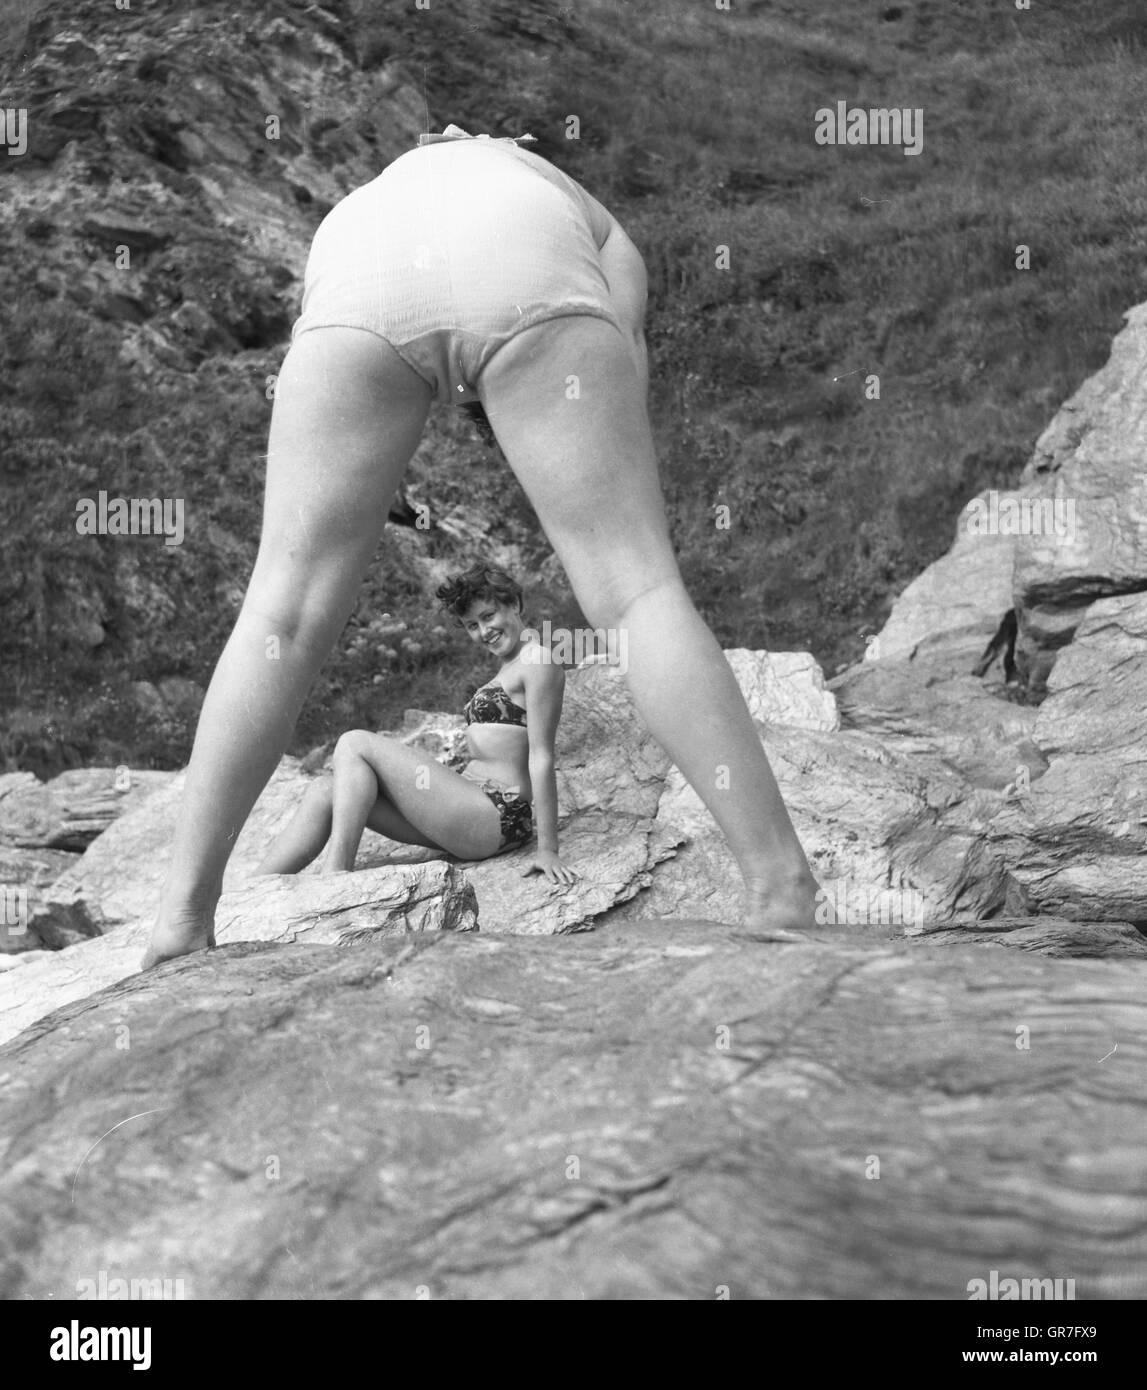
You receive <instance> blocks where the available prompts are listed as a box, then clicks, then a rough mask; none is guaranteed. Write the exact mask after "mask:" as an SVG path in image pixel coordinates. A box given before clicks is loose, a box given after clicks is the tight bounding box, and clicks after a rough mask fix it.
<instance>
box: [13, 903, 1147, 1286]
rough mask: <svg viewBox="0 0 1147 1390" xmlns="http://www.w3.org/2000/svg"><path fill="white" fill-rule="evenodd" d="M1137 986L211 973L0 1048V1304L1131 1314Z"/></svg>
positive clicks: (330, 960)
mask: <svg viewBox="0 0 1147 1390" xmlns="http://www.w3.org/2000/svg"><path fill="white" fill-rule="evenodd" d="M1145 981H1147V966H1145V965H1144V964H1143V963H1141V962H1140V961H1132V960H1127V961H1124V962H1122V963H1121V967H1120V969H1119V970H1118V972H1117V971H1115V970H1113V969H1112V967H1111V965H1110V964H1109V963H1108V962H1090V961H1082V960H1051V959H1047V958H1045V957H1043V956H1040V955H1032V954H1028V953H1026V952H1024V951H1019V950H1016V951H1011V950H1000V949H998V948H997V949H986V948H984V947H977V946H973V945H967V946H945V947H943V948H941V947H937V946H934V945H932V944H930V943H927V942H926V941H924V940H921V941H913V942H900V943H889V942H882V941H879V940H868V939H866V938H865V936H864V933H862V932H860V933H847V932H844V933H841V939H840V940H839V941H838V942H836V943H835V944H819V945H808V946H762V945H759V944H753V943H750V942H746V941H743V940H741V939H739V938H738V937H737V936H736V935H735V934H734V933H733V932H732V931H731V930H730V929H729V928H727V927H721V926H718V925H716V924H714V923H710V922H700V923H699V922H683V921H665V922H649V923H644V924H636V923H633V924H628V925H619V926H616V927H614V928H613V929H611V930H610V931H605V932H593V933H589V934H582V935H577V936H574V937H571V938H565V939H563V938H557V939H546V940H543V939H538V938H514V937H506V936H502V937H497V938H494V937H487V936H485V935H484V934H479V935H474V934H461V935H459V934H455V933H441V932H438V933H430V934H424V935H418V936H411V937H407V938H405V939H403V940H393V939H385V938H379V939H376V940H372V941H369V942H366V943H361V944H355V945H349V946H341V947H332V946H307V945H301V944H296V945H293V946H272V945H269V944H243V945H238V946H229V947H225V948H223V949H221V950H219V951H216V952H214V953H212V954H211V955H210V956H209V957H205V958H203V957H201V958H199V959H191V960H184V961H175V962H172V963H170V964H169V965H166V966H164V967H162V968H161V969H160V970H158V971H156V972H150V973H149V974H148V975H146V976H142V977H141V976H136V977H134V978H132V979H131V980H128V981H125V982H124V983H123V984H121V985H118V986H116V987H115V988H113V989H110V990H107V991H105V992H104V993H103V994H101V995H100V996H99V997H98V998H97V999H91V1000H87V1001H85V1002H83V1003H80V1004H75V1005H71V1006H69V1007H68V1008H66V1009H63V1010H61V1011H59V1012H58V1013H56V1014H55V1015H53V1016H52V1018H50V1019H45V1020H42V1021H41V1022H40V1023H38V1024H37V1025H35V1026H34V1027H33V1028H31V1029H30V1030H29V1031H28V1032H27V1033H25V1034H24V1035H23V1036H22V1037H21V1038H20V1039H19V1040H18V1041H16V1042H14V1043H11V1044H9V1045H7V1046H6V1047H4V1048H2V1049H0V1080H2V1085H0V1136H2V1137H0V1162H2V1163H3V1165H4V1170H5V1173H6V1175H7V1179H8V1180H7V1181H6V1183H5V1184H4V1187H3V1190H2V1194H0V1229H2V1230H3V1233H4V1236H5V1239H4V1242H3V1250H4V1253H3V1255H2V1256H0V1296H3V1297H5V1298H9V1299H12V1298H37V1299H47V1298H54V1299H57V1300H66V1299H70V1298H74V1297H76V1294H77V1292H78V1291H80V1290H82V1289H85V1288H91V1289H93V1290H94V1288H95V1285H96V1282H97V1281H98V1279H99V1277H100V1272H101V1271H105V1272H106V1276H107V1277H108V1278H109V1279H114V1278H119V1277H144V1276H146V1277H148V1278H154V1279H161V1280H162V1279H169V1280H171V1281H172V1284H171V1285H170V1286H169V1287H170V1288H171V1289H172V1290H173V1291H176V1290H178V1292H181V1293H182V1295H183V1296H184V1297H186V1298H189V1299H191V1298H196V1299H203V1298H223V1299H229V1300H233V1299H251V1298H288V1299H297V1298H302V1299H314V1298H339V1299H345V1298H376V1299H391V1298H394V1299H401V1298H420V1297H421V1298H468V1299H485V1298H529V1299H553V1298H559V1299H565V1298H570V1299H602V1298H608V1299H615V1298H676V1299H680V1298H696V1299H720V1298H734V1299H746V1298H793V1297H803V1298H863V1299H867V1298H873V1297H882V1298H894V1299H895V1298H900V1299H903V1298H939V1299H958V1300H966V1299H967V1298H968V1296H969V1292H970V1291H971V1289H972V1288H973V1287H974V1285H973V1284H972V1281H973V1280H977V1279H982V1280H984V1281H987V1280H989V1279H990V1278H991V1271H992V1270H996V1271H997V1273H998V1277H1000V1278H1016V1279H1020V1278H1024V1279H1041V1280H1042V1279H1047V1280H1054V1279H1062V1280H1071V1281H1073V1282H1072V1284H1071V1285H1070V1286H1069V1285H1066V1284H1064V1285H1061V1296H1067V1297H1070V1296H1072V1294H1073V1295H1074V1297H1075V1299H1077V1300H1083V1299H1095V1298H1142V1297H1143V1296H1144V1295H1147V1276H1145V1274H1144V1271H1145V1270H1147V1235H1145V1234H1144V1215H1145V1208H1144V1198H1143V1192H1142V1177H1141V1174H1142V1162H1141V1155H1142V1152H1143V1147H1144V1144H1145V1143H1147V1105H1145V1102H1144V1099H1143V1088H1142V1084H1141V1078H1142V1069H1143V1065H1144V1046H1143V1043H1142V1040H1141V1037H1142V1030H1141V1028H1140V1027H1139V1018H1140V1015H1141V1012H1142V995H1143V988H1144V983H1145ZM45 1096H51V1097H54V1102H53V1103H52V1104H51V1105H46V1104H45V1101H44V1097H45ZM113 1127H114V1128H113ZM1002 1135H1006V1136H1007V1137H1006V1142H1002V1141H1001V1136H1002ZM87 1280H90V1281H92V1283H91V1285H87V1284H85V1283H83V1282H82V1281H87ZM177 1280H178V1281H181V1283H180V1284H179V1285H178V1286H176V1284H175V1281H177ZM1069 1289H1070V1292H1069ZM1053 1291H1054V1285H1049V1286H1048V1293H1047V1295H1046V1296H1048V1297H1050V1296H1052V1293H1053Z"/></svg>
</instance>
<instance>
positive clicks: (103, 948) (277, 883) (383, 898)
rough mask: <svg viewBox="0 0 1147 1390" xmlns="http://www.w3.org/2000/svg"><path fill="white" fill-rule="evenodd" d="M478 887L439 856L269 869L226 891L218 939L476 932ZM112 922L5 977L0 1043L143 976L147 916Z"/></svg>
mask: <svg viewBox="0 0 1147 1390" xmlns="http://www.w3.org/2000/svg"><path fill="white" fill-rule="evenodd" d="M476 918H477V912H476V902H475V898H474V889H473V887H472V886H471V885H470V884H469V883H468V882H467V881H466V878H465V876H464V875H463V874H462V873H461V871H460V870H458V869H456V868H455V867H453V866H452V865H449V864H445V863H443V862H442V861H438V862H437V863H433V864H418V865H414V866H410V865H401V866H395V867H389V868H379V869H371V870H367V871H366V872H364V873H354V874H337V875H332V876H331V877H330V878H315V877H311V876H309V875H301V876H292V877H287V876H284V875H274V874H268V875H264V876H263V877H260V878H251V879H248V880H247V882H246V883H244V884H243V885H242V886H241V887H240V888H238V889H237V890H235V891H232V892H230V893H225V894H224V895H223V897H222V898H221V899H220V902H219V908H218V912H217V915H216V941H217V942H218V943H219V944H220V945H225V944H230V943H233V942H236V941H270V942H294V941H302V942H308V943H312V944H313V943H318V944H339V943H344V942H348V941H361V940H366V939H369V938H371V937H374V936H383V935H400V934H404V933H407V932H430V931H474V930H475V929H476V926H477V920H476ZM105 925H108V926H110V925H114V926H115V930H110V929H109V930H107V931H106V932H105V933H104V934H103V935H96V936H94V938H93V939H92V940H89V941H85V942H83V943H82V944H80V945H77V946H72V947H71V948H70V949H69V950H67V951H60V952H46V953H42V954H39V955H37V956H36V957H35V958H34V959H33V960H32V962H31V963H30V964H29V965H28V967H27V969H24V970H20V971H18V972H10V973H8V974H0V1041H4V1040H6V1039H8V1038H11V1037H15V1035H16V1034H17V1033H19V1032H20V1031H21V1030H23V1029H24V1028H27V1027H29V1026H30V1025H31V1024H33V1023H34V1022H35V1021H36V1020H37V1019H39V1018H43V1017H44V1015H45V1014H48V1013H50V1012H51V1011H52V1010H53V1009H56V1008H59V1007H60V1005H62V1004H65V1003H71V1002H73V1001H78V1000H82V999H87V998H88V997H89V996H90V995H93V994H95V993H97V992H98V991H99V990H101V989H106V988H107V986H109V985H112V984H116V983H117V982H118V981H120V980H124V979H126V978H127V977H128V976H129V975H135V974H137V973H138V972H139V966H140V961H141V959H142V957H143V953H144V950H145V949H146V947H147V942H148V938H149V937H150V935H151V920H150V918H149V917H140V918H137V919H136V920H134V921H132V922H130V923H128V924H127V925H121V924H105Z"/></svg>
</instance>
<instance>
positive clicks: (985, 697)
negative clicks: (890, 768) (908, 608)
mask: <svg viewBox="0 0 1147 1390" xmlns="http://www.w3.org/2000/svg"><path fill="white" fill-rule="evenodd" d="M948 668H949V662H948V659H947V656H946V655H945V654H929V655H925V654H918V655H917V656H916V657H915V658H911V659H910V658H906V657H898V658H891V659H889V658H881V659H880V660H879V661H864V662H860V663H859V664H857V665H856V666H853V667H850V668H849V670H847V671H846V672H844V673H843V674H842V675H840V676H838V677H836V679H835V680H832V681H830V682H829V688H830V689H831V691H832V692H833V694H834V695H835V696H836V700H837V704H838V706H839V709H840V717H841V720H842V722H843V723H844V725H845V727H846V728H850V729H863V730H865V731H866V732H868V733H870V734H873V735H875V736H876V737H878V738H881V739H885V738H888V737H889V736H893V738H894V741H895V743H894V746H895V747H896V749H897V751H899V752H902V753H909V752H921V753H928V754H933V755H936V756H938V757H940V758H942V759H943V760H944V762H945V763H946V764H947V765H948V766H949V767H952V768H954V769H955V770H956V771H957V772H959V773H960V775H961V776H963V777H965V778H967V780H968V781H969V782H970V783H971V784H972V786H974V787H990V788H992V789H994V790H997V791H1003V790H1004V789H1005V788H1006V787H1007V786H1008V785H1009V784H1010V783H1012V782H1014V780H1015V777H1016V770H1017V767H1018V766H1020V765H1021V764H1022V765H1024V766H1025V767H1026V768H1027V771H1028V775H1029V778H1030V780H1032V781H1034V780H1035V779H1036V778H1038V777H1040V776H1042V775H1043V772H1044V771H1045V770H1046V768H1047V760H1046V758H1044V756H1043V754H1042V753H1041V752H1040V750H1039V748H1037V747H1036V745H1035V744H1034V743H1033V742H1032V731H1033V730H1034V728H1035V723H1036V716H1037V711H1036V709H1035V708H1034V707H1033V706H1031V705H1022V704H1019V703H1018V702H1017V701H1016V700H1014V699H1009V698H1008V691H1007V688H1006V687H1005V686H1003V685H1000V684H995V685H991V684H989V683H987V682H985V681H983V680H981V679H979V678H978V677H976V676H971V675H966V674H962V675H950V674H948V673H947V672H948Z"/></svg>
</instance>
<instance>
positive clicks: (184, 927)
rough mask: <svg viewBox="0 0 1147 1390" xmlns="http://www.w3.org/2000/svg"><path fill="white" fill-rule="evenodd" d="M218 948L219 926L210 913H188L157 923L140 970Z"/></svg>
mask: <svg viewBox="0 0 1147 1390" xmlns="http://www.w3.org/2000/svg"><path fill="white" fill-rule="evenodd" d="M214 945H215V924H214V921H213V919H212V917H211V916H209V915H207V914H198V913H197V914H188V915H187V916H183V917H176V918H172V919H171V920H169V921H165V922H157V923H156V925H155V928H154V930H153V931H152V933H151V941H150V942H149V943H148V947H147V950H146V952H145V953H144V957H143V960H142V961H140V966H139V968H140V969H141V970H150V969H151V968H152V966H153V965H160V964H161V963H162V962H163V961H165V960H175V958H176V957H177V956H189V955H192V954H193V953H194V952H195V951H206V950H209V949H210V948H211V947H213V946H214Z"/></svg>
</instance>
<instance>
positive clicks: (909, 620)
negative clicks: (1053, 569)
mask: <svg viewBox="0 0 1147 1390" xmlns="http://www.w3.org/2000/svg"><path fill="white" fill-rule="evenodd" d="M988 496H989V494H988V493H986V492H985V493H981V494H980V495H979V497H977V498H975V499H973V501H972V502H970V503H969V504H968V506H967V507H966V508H965V509H964V511H963V512H962V513H961V515H960V519H959V521H958V522H957V525H956V540H955V543H954V545H953V546H952V549H951V550H949V552H948V553H947V555H945V556H943V557H942V558H941V559H939V560H937V561H936V562H935V563H934V564H931V565H929V566H928V568H927V569H926V570H925V571H924V572H923V574H920V575H918V576H917V577H916V578H915V579H914V580H913V581H912V582H911V584H909V585H908V587H907V588H906V589H905V590H904V592H903V593H902V594H901V595H900V597H899V598H897V599H896V600H895V601H894V603H893V605H892V612H891V614H890V615H889V618H888V621H887V622H886V623H885V624H884V627H883V628H881V630H880V632H879V634H878V635H877V637H876V639H875V641H874V643H873V645H872V646H871V647H870V652H871V657H870V658H869V659H872V660H881V661H884V660H888V659H889V658H891V657H902V658H905V659H907V660H914V659H916V658H917V657H928V658H930V659H931V660H932V661H933V664H935V662H936V661H940V662H942V663H943V669H944V671H945V673H946V674H948V675H963V674H965V673H966V672H968V671H970V670H971V669H972V666H973V665H974V663H975V662H976V661H977V659H978V658H979V656H980V654H981V653H982V652H983V650H984V647H985V645H986V644H987V643H988V642H989V641H990V640H991V638H992V636H993V635H994V633H995V632H996V629H997V628H998V627H999V625H1000V619H1001V618H1002V616H1003V615H1004V614H1005V613H1006V612H1007V611H1008V609H1009V608H1011V606H1012V571H1013V567H1014V559H1015V549H1016V537H1015V536H1013V535H1007V534H1000V533H999V532H995V533H992V532H988V533H986V534H984V533H981V532H980V531H978V530H977V529H975V527H974V526H973V525H971V524H970V523H971V521H972V518H973V517H974V516H976V515H977V514H978V510H979V509H980V508H981V507H984V506H986V505H987V501H988ZM1018 496H1019V494H1018V493H1012V492H1005V493H1001V494H999V501H1001V502H1002V501H1003V500H1004V499H1013V498H1018Z"/></svg>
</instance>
